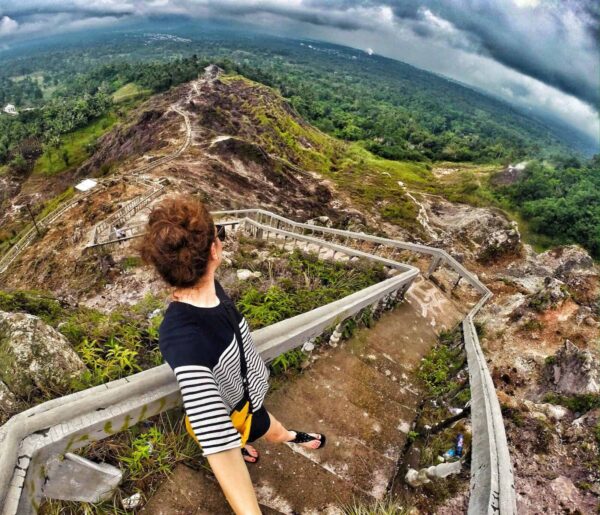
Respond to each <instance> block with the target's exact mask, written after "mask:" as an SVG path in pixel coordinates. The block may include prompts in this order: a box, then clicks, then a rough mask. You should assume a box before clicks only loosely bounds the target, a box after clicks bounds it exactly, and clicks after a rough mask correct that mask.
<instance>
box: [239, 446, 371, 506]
mask: <svg viewBox="0 0 600 515" xmlns="http://www.w3.org/2000/svg"><path fill="white" fill-rule="evenodd" d="M329 443H330V442H327V446H326V448H327V447H328V446H329ZM294 447H299V446H294ZM256 448H257V449H259V451H260V452H261V453H262V454H261V460H260V461H259V462H258V463H257V464H256V466H250V467H249V471H250V476H251V477H252V482H253V484H254V487H255V490H256V495H257V497H258V500H259V502H260V503H261V504H263V505H265V506H268V507H269V508H272V509H274V510H277V511H280V512H281V513H285V514H288V515H293V514H297V513H302V514H321V513H331V514H334V513H341V509H340V506H343V505H349V504H351V503H352V502H353V501H354V500H366V499H367V498H368V496H367V495H365V493H364V492H362V491H360V490H359V489H357V488H355V486H354V485H353V484H352V483H351V482H349V481H347V480H346V479H344V478H343V477H342V476H341V475H340V474H338V473H336V472H332V471H330V470H327V469H326V468H324V467H323V466H322V465H321V464H320V463H318V462H315V461H312V460H311V459H307V457H306V456H305V455H304V454H303V453H302V452H301V451H299V450H298V449H297V450H296V451H299V452H296V451H294V450H292V449H291V446H289V445H286V444H270V443H268V442H262V441H261V442H256ZM324 450H325V448H324V449H323V451H324Z"/></svg>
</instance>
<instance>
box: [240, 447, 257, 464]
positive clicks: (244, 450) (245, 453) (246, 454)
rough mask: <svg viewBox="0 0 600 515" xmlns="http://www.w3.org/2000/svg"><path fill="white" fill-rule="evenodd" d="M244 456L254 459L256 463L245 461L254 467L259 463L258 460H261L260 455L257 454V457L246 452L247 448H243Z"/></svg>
mask: <svg viewBox="0 0 600 515" xmlns="http://www.w3.org/2000/svg"><path fill="white" fill-rule="evenodd" d="M256 452H258V451H256ZM242 456H249V457H250V458H254V461H247V460H244V461H245V462H246V463H252V464H253V465H254V464H255V463H257V462H258V458H260V454H257V455H256V456H252V454H250V453H249V452H248V451H247V450H246V448H245V447H242Z"/></svg>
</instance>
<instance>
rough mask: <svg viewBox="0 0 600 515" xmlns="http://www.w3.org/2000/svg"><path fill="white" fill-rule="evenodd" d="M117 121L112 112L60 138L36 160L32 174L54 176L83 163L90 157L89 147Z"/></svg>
mask: <svg viewBox="0 0 600 515" xmlns="http://www.w3.org/2000/svg"><path fill="white" fill-rule="evenodd" d="M117 121H119V117H118V116H117V114H116V113H115V112H113V111H111V112H109V113H107V114H106V115H104V116H102V117H100V118H98V119H97V120H94V121H93V122H91V123H90V124H88V125H86V126H85V127H82V128H81V129H77V130H75V131H73V132H70V133H68V134H64V135H62V136H61V142H60V144H59V146H58V147H57V148H52V149H46V150H45V151H44V153H43V154H42V155H41V156H40V157H39V158H38V159H37V161H36V162H35V165H34V167H33V173H34V174H38V175H56V174H59V173H61V172H64V171H65V170H68V169H69V168H72V167H74V166H78V165H80V164H81V163H83V162H84V161H85V160H86V159H87V158H88V157H89V156H90V155H91V151H90V150H91V149H90V146H93V144H94V143H95V142H96V140H97V139H98V138H99V137H100V136H102V135H103V134H105V133H106V132H108V131H109V130H110V129H111V128H112V127H113V126H114V125H115V124H116V123H117Z"/></svg>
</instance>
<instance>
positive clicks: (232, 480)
mask: <svg viewBox="0 0 600 515" xmlns="http://www.w3.org/2000/svg"><path fill="white" fill-rule="evenodd" d="M206 458H207V459H208V463H209V464H210V468H211V469H212V471H213V473H214V474H215V476H216V477H217V480H218V481H219V485H221V489H222V490H223V493H224V494H225V497H226V498H227V501H228V502H229V504H230V505H231V508H232V509H233V511H234V512H235V513H236V514H237V515H260V508H259V507H258V501H257V500H256V494H255V493H254V488H253V486H252V481H251V480H250V474H248V467H247V466H246V463H245V462H244V458H243V457H242V453H241V452H240V449H239V447H238V448H235V449H229V450H227V451H223V452H217V453H214V454H209V455H208V456H206Z"/></svg>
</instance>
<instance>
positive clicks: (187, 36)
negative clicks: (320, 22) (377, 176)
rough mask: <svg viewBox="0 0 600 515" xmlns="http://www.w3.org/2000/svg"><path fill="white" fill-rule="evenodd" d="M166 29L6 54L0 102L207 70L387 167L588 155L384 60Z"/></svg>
mask: <svg viewBox="0 0 600 515" xmlns="http://www.w3.org/2000/svg"><path fill="white" fill-rule="evenodd" d="M150 28H152V26H151V27H150ZM155 28H157V27H155ZM172 29H174V30H176V31H177V32H176V33H177V36H172V35H167V34H162V33H154V32H140V31H130V32H127V31H126V32H123V33H116V34H115V33H113V34H111V35H110V37H109V36H106V35H105V36H101V35H98V36H97V37H96V39H92V40H91V41H90V43H89V45H87V46H84V47H83V48H82V45H81V44H80V41H78V40H75V41H73V42H71V43H69V38H65V39H64V41H62V45H58V43H56V42H53V43H52V44H50V43H48V44H47V45H46V47H48V48H46V49H45V50H43V51H40V49H39V48H37V49H36V51H35V52H33V51H30V52H29V53H27V52H24V51H23V52H21V53H20V54H19V53H18V52H16V53H15V54H14V55H13V56H11V54H10V53H9V54H6V57H7V59H6V62H5V63H3V68H2V70H0V103H2V104H4V103H6V102H11V103H14V104H16V105H17V107H18V108H19V107H21V108H22V107H41V106H46V104H47V101H48V100H50V99H64V98H66V97H77V96H79V97H82V96H84V95H95V94H96V93H97V92H98V91H105V92H112V91H115V90H116V89H118V87H120V86H122V85H123V84H125V83H127V82H135V83H136V84H138V85H140V86H141V87H144V88H147V89H148V90H150V91H154V92H156V91H162V90H164V89H166V88H168V87H170V86H172V85H174V84H178V83H180V82H183V81H186V80H189V79H190V78H192V77H194V76H195V75H196V74H197V73H198V72H199V71H200V70H201V68H202V67H203V66H204V65H205V64H206V63H207V62H211V61H212V62H215V61H216V62H219V64H221V65H222V66H224V67H225V68H226V69H228V70H235V71H237V72H239V73H242V74H243V75H246V76H247V77H249V78H252V79H254V80H257V81H259V82H262V83H265V84H267V85H270V86H273V87H276V88H278V89H279V90H280V91H281V93H282V94H283V96H284V97H286V98H288V99H289V101H290V103H291V104H292V105H293V106H294V107H295V108H296V109H297V110H298V112H299V113H300V114H301V115H302V116H303V117H305V118H306V119H307V120H308V121H310V122H311V123H313V124H314V125H316V126H317V127H319V128H320V129H322V130H324V131H325V132H327V133H329V134H331V135H333V136H336V137H339V138H342V139H346V140H351V141H357V142H360V143H361V144H362V145H363V146H364V147H365V148H367V149H369V150H370V151H372V152H373V153H375V154H377V155H380V156H382V157H385V158H389V159H399V160H417V161H428V160H434V161H435V160H449V161H472V162H481V163H483V162H485V163H489V162H498V163H508V162H514V161H517V160H521V159H524V158H529V157H531V156H538V157H542V156H547V155H550V154H552V153H571V152H573V151H580V150H582V149H583V148H584V147H585V148H587V147H589V145H587V143H586V144H583V145H582V144H581V142H580V141H579V140H578V139H577V137H573V136H572V132H573V131H570V132H571V134H570V133H569V131H564V130H561V129H560V128H558V127H551V126H549V125H548V124H544V123H542V122H541V121H539V120H537V119H535V118H533V117H532V116H530V115H525V114H523V113H522V112H520V111H518V110H516V109H515V108H513V107H511V106H509V105H508V104H506V103H503V102H501V101H498V100H495V99H493V98H491V97H488V96H485V95H483V94H481V93H479V92H477V91H474V90H473V89H470V88H467V87H465V86H462V85H460V84H457V83H455V82H453V81H450V80H446V79H444V78H442V77H439V76H437V75H434V74H431V73H428V72H425V71H423V70H419V69H417V68H414V67H412V66H409V65H407V64H404V63H401V62H399V61H395V60H392V59H387V58H384V57H380V56H376V55H368V54H366V53H364V52H362V51H358V50H353V49H350V48H346V47H340V46H336V45H329V44H324V43H318V44H317V43H314V42H313V43H309V42H303V41H294V40H288V39H282V38H275V37H269V36H264V35H261V36H260V37H258V36H257V35H254V34H252V33H243V32H238V31H233V30H229V31H227V30H220V29H218V28H214V27H209V28H206V27H202V28H199V27H197V26H196V25H189V24H180V25H177V26H176V27H172ZM163 30H164V29H163ZM180 36H184V37H180ZM52 45H55V46H54V47H53V46H52ZM332 82H334V83H335V88H333V87H331V86H332ZM65 108H69V106H68V105H65ZM44 109H46V107H44ZM41 117H43V116H42V115H40V116H39V118H41ZM5 118H6V117H5V116H3V117H0V120H2V122H0V123H2V125H0V129H3V130H1V132H0V134H6V133H7V132H12V125H11V127H6V120H5ZM34 119H35V116H32V117H30V118H29V119H28V123H29V124H30V127H29V128H28V129H27V128H26V129H25V130H26V131H27V130H29V132H30V133H31V135H33V136H35V137H40V135H43V134H44V125H43V124H39V123H38V124H37V125H36V122H35V120H34ZM11 123H14V122H11ZM40 127H41V130H40ZM17 133H18V134H19V135H22V133H23V130H17ZM569 138H571V139H569ZM10 139H11V141H7V140H6V139H4V141H0V163H1V162H3V161H4V162H6V160H7V159H8V158H9V157H11V158H14V157H15V156H14V155H12V156H9V155H8V148H12V147H14V144H15V141H14V139H15V138H13V137H11V138H10ZM577 143H579V146H577Z"/></svg>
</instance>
